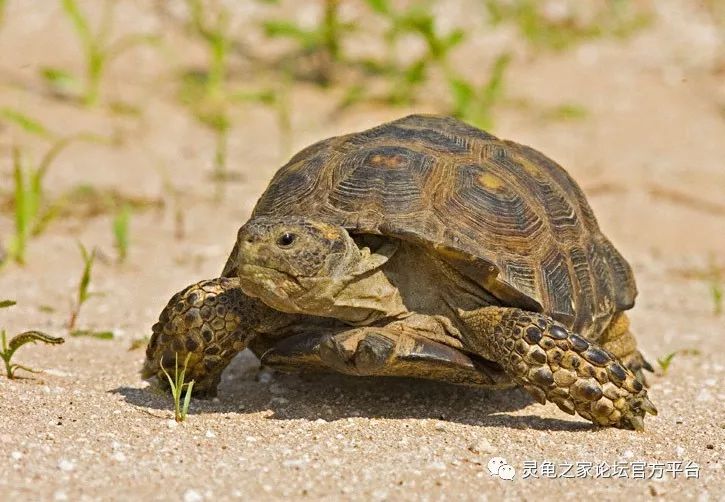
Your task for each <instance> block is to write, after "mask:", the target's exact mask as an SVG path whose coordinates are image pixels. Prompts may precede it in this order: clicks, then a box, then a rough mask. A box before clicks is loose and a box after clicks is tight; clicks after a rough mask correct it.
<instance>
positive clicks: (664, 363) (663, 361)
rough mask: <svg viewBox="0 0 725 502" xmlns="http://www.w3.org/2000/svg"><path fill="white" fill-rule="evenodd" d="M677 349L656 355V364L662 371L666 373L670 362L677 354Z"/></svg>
mask: <svg viewBox="0 0 725 502" xmlns="http://www.w3.org/2000/svg"><path fill="white" fill-rule="evenodd" d="M677 353H678V351H674V352H670V353H669V354H667V355H666V356H663V357H658V358H657V364H658V365H659V367H660V368H662V373H663V374H665V375H666V374H667V370H668V369H669V368H670V364H671V363H672V360H673V359H674V358H675V356H676V355H677Z"/></svg>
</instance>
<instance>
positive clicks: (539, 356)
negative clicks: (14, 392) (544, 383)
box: [529, 348, 546, 364]
mask: <svg viewBox="0 0 725 502" xmlns="http://www.w3.org/2000/svg"><path fill="white" fill-rule="evenodd" d="M529 356H530V357H531V359H532V360H534V361H535V362H537V363H539V364H544V363H545V362H546V352H544V351H543V350H541V349H538V348H537V349H535V350H534V351H532V352H531V353H530V354H529Z"/></svg>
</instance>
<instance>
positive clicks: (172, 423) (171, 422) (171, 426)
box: [166, 419, 179, 429]
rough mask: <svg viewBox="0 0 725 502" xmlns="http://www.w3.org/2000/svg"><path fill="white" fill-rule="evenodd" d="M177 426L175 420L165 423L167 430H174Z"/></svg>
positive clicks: (177, 423)
mask: <svg viewBox="0 0 725 502" xmlns="http://www.w3.org/2000/svg"><path fill="white" fill-rule="evenodd" d="M178 426H179V422H177V421H176V420H172V419H169V420H167V421H166V427H168V428H169V429H176V428H177V427H178Z"/></svg>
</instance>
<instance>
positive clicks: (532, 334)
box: [524, 326, 541, 343]
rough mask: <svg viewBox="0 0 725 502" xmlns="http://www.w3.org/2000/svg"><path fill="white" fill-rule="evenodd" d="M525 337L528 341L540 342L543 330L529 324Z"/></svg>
mask: <svg viewBox="0 0 725 502" xmlns="http://www.w3.org/2000/svg"><path fill="white" fill-rule="evenodd" d="M524 338H526V341H528V342H529V343H539V340H541V330H539V328H537V327H536V326H529V327H528V328H526V335H524Z"/></svg>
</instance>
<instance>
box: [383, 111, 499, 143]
mask: <svg viewBox="0 0 725 502" xmlns="http://www.w3.org/2000/svg"><path fill="white" fill-rule="evenodd" d="M393 123H394V124H397V125H400V126H404V127H408V128H411V129H412V128H418V129H422V128H428V129H436V130H442V131H446V132H447V133H449V134H451V135H454V136H461V137H466V136H468V137H470V138H473V139H476V140H480V141H496V140H497V139H498V138H496V136H493V135H492V134H489V133H487V132H486V131H482V130H481V129H478V128H477V127H474V126H472V125H469V124H466V123H465V122H462V121H460V120H458V119H454V118H453V117H440V116H435V115H408V116H407V117H403V118H402V119H398V120H396V121H395V122H393Z"/></svg>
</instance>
